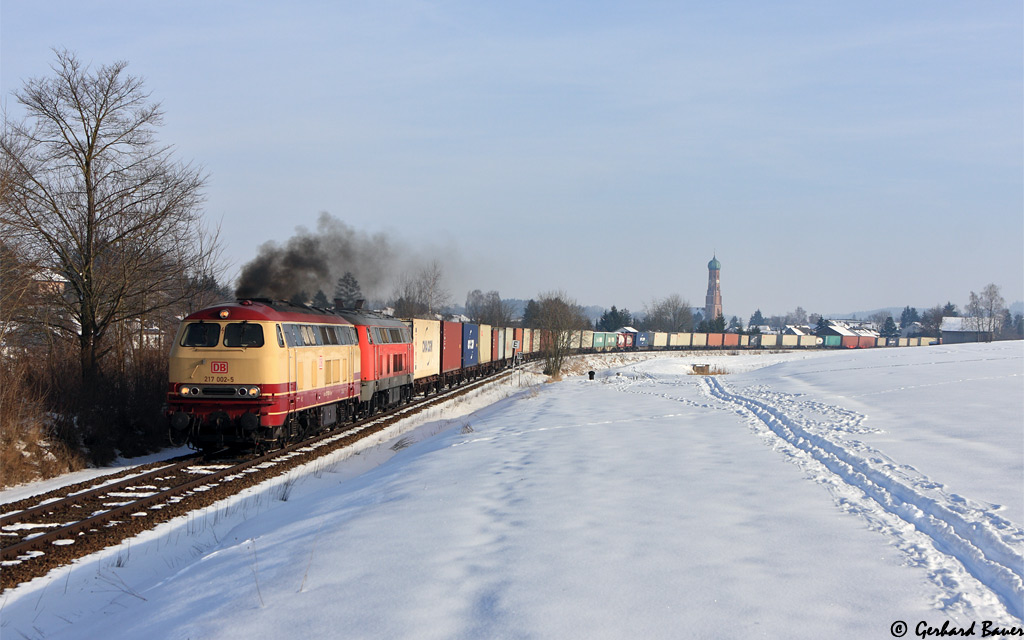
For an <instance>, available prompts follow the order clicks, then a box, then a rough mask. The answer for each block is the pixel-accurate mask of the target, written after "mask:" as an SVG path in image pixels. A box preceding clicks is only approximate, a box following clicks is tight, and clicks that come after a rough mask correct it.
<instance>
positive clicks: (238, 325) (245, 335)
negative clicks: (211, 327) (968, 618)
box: [224, 322, 263, 347]
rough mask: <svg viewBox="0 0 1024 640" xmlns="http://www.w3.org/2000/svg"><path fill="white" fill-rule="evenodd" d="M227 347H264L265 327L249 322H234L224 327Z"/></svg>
mask: <svg viewBox="0 0 1024 640" xmlns="http://www.w3.org/2000/svg"><path fill="white" fill-rule="evenodd" d="M224 346H225V347H262V346H263V326H262V325H258V324H250V323H248V322H232V323H230V324H229V325H228V326H226V327H224Z"/></svg>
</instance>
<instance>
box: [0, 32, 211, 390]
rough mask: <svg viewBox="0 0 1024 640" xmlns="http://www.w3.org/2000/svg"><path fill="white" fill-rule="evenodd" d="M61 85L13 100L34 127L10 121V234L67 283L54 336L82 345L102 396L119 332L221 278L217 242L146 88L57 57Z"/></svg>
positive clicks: (121, 70)
mask: <svg viewBox="0 0 1024 640" xmlns="http://www.w3.org/2000/svg"><path fill="white" fill-rule="evenodd" d="M56 55H57V61H56V63H55V64H54V65H53V67H52V69H53V71H54V75H53V76H51V77H43V78H34V79H30V80H28V81H26V82H25V84H24V86H23V88H22V89H21V90H20V91H15V92H14V97H15V99H16V100H17V102H18V103H20V104H21V105H22V106H23V107H24V109H25V112H26V119H25V120H24V121H20V122H14V121H10V120H8V118H7V117H6V116H5V118H4V128H3V134H2V142H0V152H2V153H3V164H4V168H5V170H10V171H11V172H12V176H11V184H12V188H11V193H10V197H7V198H4V200H3V204H2V208H0V222H2V223H3V225H4V227H5V233H8V234H10V235H11V237H12V238H13V240H14V241H15V242H18V243H19V244H20V246H21V247H22V248H23V249H24V250H25V251H26V252H28V254H29V255H30V256H31V257H32V258H33V259H35V260H36V261H37V262H38V264H40V265H41V266H43V267H45V268H47V269H49V270H51V271H53V272H54V273H56V274H59V275H60V276H62V277H63V278H64V279H66V280H67V285H66V292H65V295H63V296H55V297H54V299H53V300H52V304H54V305H57V306H59V307H62V308H63V312H64V313H63V314H61V315H60V316H59V317H61V318H63V319H64V320H63V321H60V322H56V323H54V327H55V328H56V329H58V330H60V331H62V332H64V333H65V334H68V335H70V336H73V337H74V338H75V339H77V341H78V344H79V346H80V354H79V360H80V363H81V371H82V376H83V380H84V381H85V382H86V384H92V382H93V381H94V380H95V379H96V377H97V376H98V375H99V373H100V372H101V361H102V359H103V356H104V354H105V353H107V351H109V350H110V348H111V346H110V345H108V344H105V342H104V336H105V335H106V334H107V333H108V331H109V330H111V329H112V328H113V327H115V326H117V325H118V324H119V323H123V322H126V321H129V320H132V321H135V319H138V318H141V317H143V316H146V315H148V314H152V313H155V312H158V311H160V310H163V309H166V308H168V307H170V306H172V305H174V304H176V303H178V302H180V301H181V300H183V299H184V298H186V297H187V296H188V295H189V294H190V286H189V282H190V280H191V279H193V278H195V277H204V276H208V275H210V274H212V273H214V272H215V271H216V262H217V260H218V259H219V253H218V244H219V243H218V239H217V234H216V233H211V232H209V231H208V230H207V229H206V228H205V227H204V226H203V224H202V220H201V216H200V210H199V206H200V204H201V202H202V194H201V190H202V187H203V186H204V183H205V177H204V176H203V174H202V172H201V171H200V170H199V169H197V168H194V167H192V166H191V165H189V164H182V163H180V162H177V161H175V160H174V159H173V158H172V153H171V147H169V146H166V145H160V144H158V143H157V141H156V139H155V135H154V134H155V130H156V128H157V127H158V126H159V125H160V124H162V116H163V114H162V111H161V109H160V105H159V104H158V103H154V102H151V101H150V94H149V93H147V92H146V91H145V90H144V88H143V81H142V80H141V79H140V78H137V77H134V76H131V75H128V74H127V73H126V72H125V68H126V66H127V63H125V62H115V63H113V64H111V65H104V66H101V67H99V68H98V69H96V70H95V71H92V70H90V68H89V67H88V66H87V65H83V64H82V63H81V62H80V61H79V60H78V59H77V58H76V56H75V55H74V54H73V53H70V52H68V51H57V52H56Z"/></svg>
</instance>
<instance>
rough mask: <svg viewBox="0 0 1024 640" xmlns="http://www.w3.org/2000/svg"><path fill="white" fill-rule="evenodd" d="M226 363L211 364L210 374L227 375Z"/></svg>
mask: <svg viewBox="0 0 1024 640" xmlns="http://www.w3.org/2000/svg"><path fill="white" fill-rule="evenodd" d="M227 372H228V363H226V362H211V363H210V373H227Z"/></svg>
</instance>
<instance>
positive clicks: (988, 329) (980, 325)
mask: <svg viewBox="0 0 1024 640" xmlns="http://www.w3.org/2000/svg"><path fill="white" fill-rule="evenodd" d="M965 311H966V314H967V317H966V318H965V322H966V323H967V328H969V329H970V330H972V331H977V332H978V333H983V334H985V336H986V340H988V341H989V342H991V341H992V340H993V339H994V338H995V335H996V334H997V333H999V331H1000V329H1001V328H1002V322H1003V318H1004V317H1005V316H1006V301H1005V300H1004V299H1003V296H1002V294H1001V293H1000V292H999V287H998V286H996V285H995V284H989V285H987V286H986V287H985V288H984V289H982V290H981V294H977V293H975V292H973V291H972V292H971V297H970V301H969V302H968V303H967V308H966V309H965Z"/></svg>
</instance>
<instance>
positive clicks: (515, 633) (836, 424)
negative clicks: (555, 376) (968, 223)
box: [0, 342, 1024, 640]
mask: <svg viewBox="0 0 1024 640" xmlns="http://www.w3.org/2000/svg"><path fill="white" fill-rule="evenodd" d="M622 362H623V361H622V360H615V361H614V362H613V364H614V363H619V364H621V363H622ZM693 363H706V364H713V365H717V366H719V367H724V368H725V369H726V370H727V371H728V372H729V375H723V376H715V377H700V376H693V375H687V374H688V373H689V371H690V369H691V366H690V365H691V364H693ZM602 366H604V365H602V364H600V363H597V362H593V363H587V367H593V368H595V369H599V371H598V376H597V379H596V380H594V381H589V380H587V379H586V376H573V377H569V378H567V379H566V380H564V381H562V382H559V383H554V384H541V383H540V378H539V377H536V376H529V375H524V376H521V377H519V376H517V380H515V381H514V382H505V383H503V384H501V385H498V386H497V387H495V388H493V389H491V390H490V391H488V392H486V393H483V394H480V395H479V396H478V397H477V398H476V399H474V400H470V401H463V402H460V403H457V404H452V405H450V406H448V407H447V408H445V409H444V410H442V411H439V412H437V413H435V414H434V415H433V416H432V417H428V418H426V419H420V421H419V422H417V423H411V422H410V423H406V424H404V425H402V426H399V427H395V428H394V429H393V430H392V431H391V432H390V434H389V436H388V437H389V438H390V440H387V441H384V440H382V441H378V442H374V443H369V444H366V445H364V447H363V449H362V450H361V451H360V452H359V453H358V454H356V455H341V454H339V455H336V456H335V457H334V458H332V459H330V460H327V461H324V462H320V463H317V464H315V465H312V466H310V467H309V468H307V469H305V470H304V472H299V473H293V474H292V475H291V476H289V477H288V478H285V479H281V480H278V481H276V482H274V483H271V484H268V485H264V486H261V487H259V488H257V489H254V490H252V491H250V492H248V493H246V494H244V495H242V496H239V497H237V498H234V499H232V500H230V501H227V502H225V503H222V504H221V505H219V506H218V507H216V508H210V509H207V510H206V511H205V512H202V513H199V514H195V515H192V516H189V517H187V518H182V519H180V520H178V521H175V522H171V523H168V524H166V525H164V526H162V527H160V528H159V529H157V530H156V531H153V532H149V533H146V534H144V535H142V536H139V537H138V538H136V539H134V540H132V541H131V542H130V543H125V544H124V545H122V546H121V547H119V548H113V549H109V550H107V551H106V552H103V553H100V554H96V555H94V556H91V557H89V558H87V559H84V560H82V561H80V562H78V563H76V564H75V565H74V566H72V567H69V568H64V569H60V570H58V571H56V572H54V573H52V574H51V575H49V576H47V577H45V578H42V579H39V580H36V581H34V582H33V583H31V584H28V585H22V586H21V587H19V588H17V589H14V590H12V591H9V592H7V593H5V594H4V595H3V596H2V597H0V607H2V609H0V636H3V638H5V639H6V638H48V639H60V638H105V639H109V640H113V639H117V638H124V639H137V638H146V639H147V640H159V639H162V638H169V639H170V638H174V639H178V638H181V639H185V638H192V639H197V638H239V639H246V640H248V639H251V638H271V637H282V638H284V637H301V638H445V639H447V638H559V639H561V638H587V639H592V638H690V637H705V638H723V637H729V638H747V637H769V638H778V637H785V638H829V637H851V638H888V637H892V635H891V631H892V630H896V631H899V630H900V627H899V625H896V626H895V627H894V626H893V625H894V623H897V622H898V621H902V622H904V623H906V630H907V632H906V635H907V637H916V636H917V635H918V634H919V633H921V632H923V631H926V630H927V628H928V627H931V628H933V629H938V628H941V627H942V625H943V623H948V625H951V626H955V627H959V628H962V629H964V628H967V627H969V625H971V624H972V623H974V624H975V628H974V635H975V636H977V637H980V636H981V633H982V627H983V624H985V623H986V622H988V623H989V624H990V625H991V626H1000V627H1003V628H1019V627H1021V625H1022V624H1024V623H1022V620H1021V618H1022V616H1024V586H1022V584H1024V582H1022V576H1024V342H1010V343H995V344H988V345H960V346H939V347H925V348H916V349H890V350H866V351H858V352H838V351H837V352H824V353H817V352H816V353H789V354H781V355H739V356H725V355H713V356H711V355H693V354H687V355H685V356H683V357H676V356H664V357H658V358H654V359H648V360H643V361H636V362H633V363H627V364H624V365H621V366H618V367H617V368H611V369H602V368H601V367H602ZM948 628H949V627H947V629H948Z"/></svg>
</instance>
